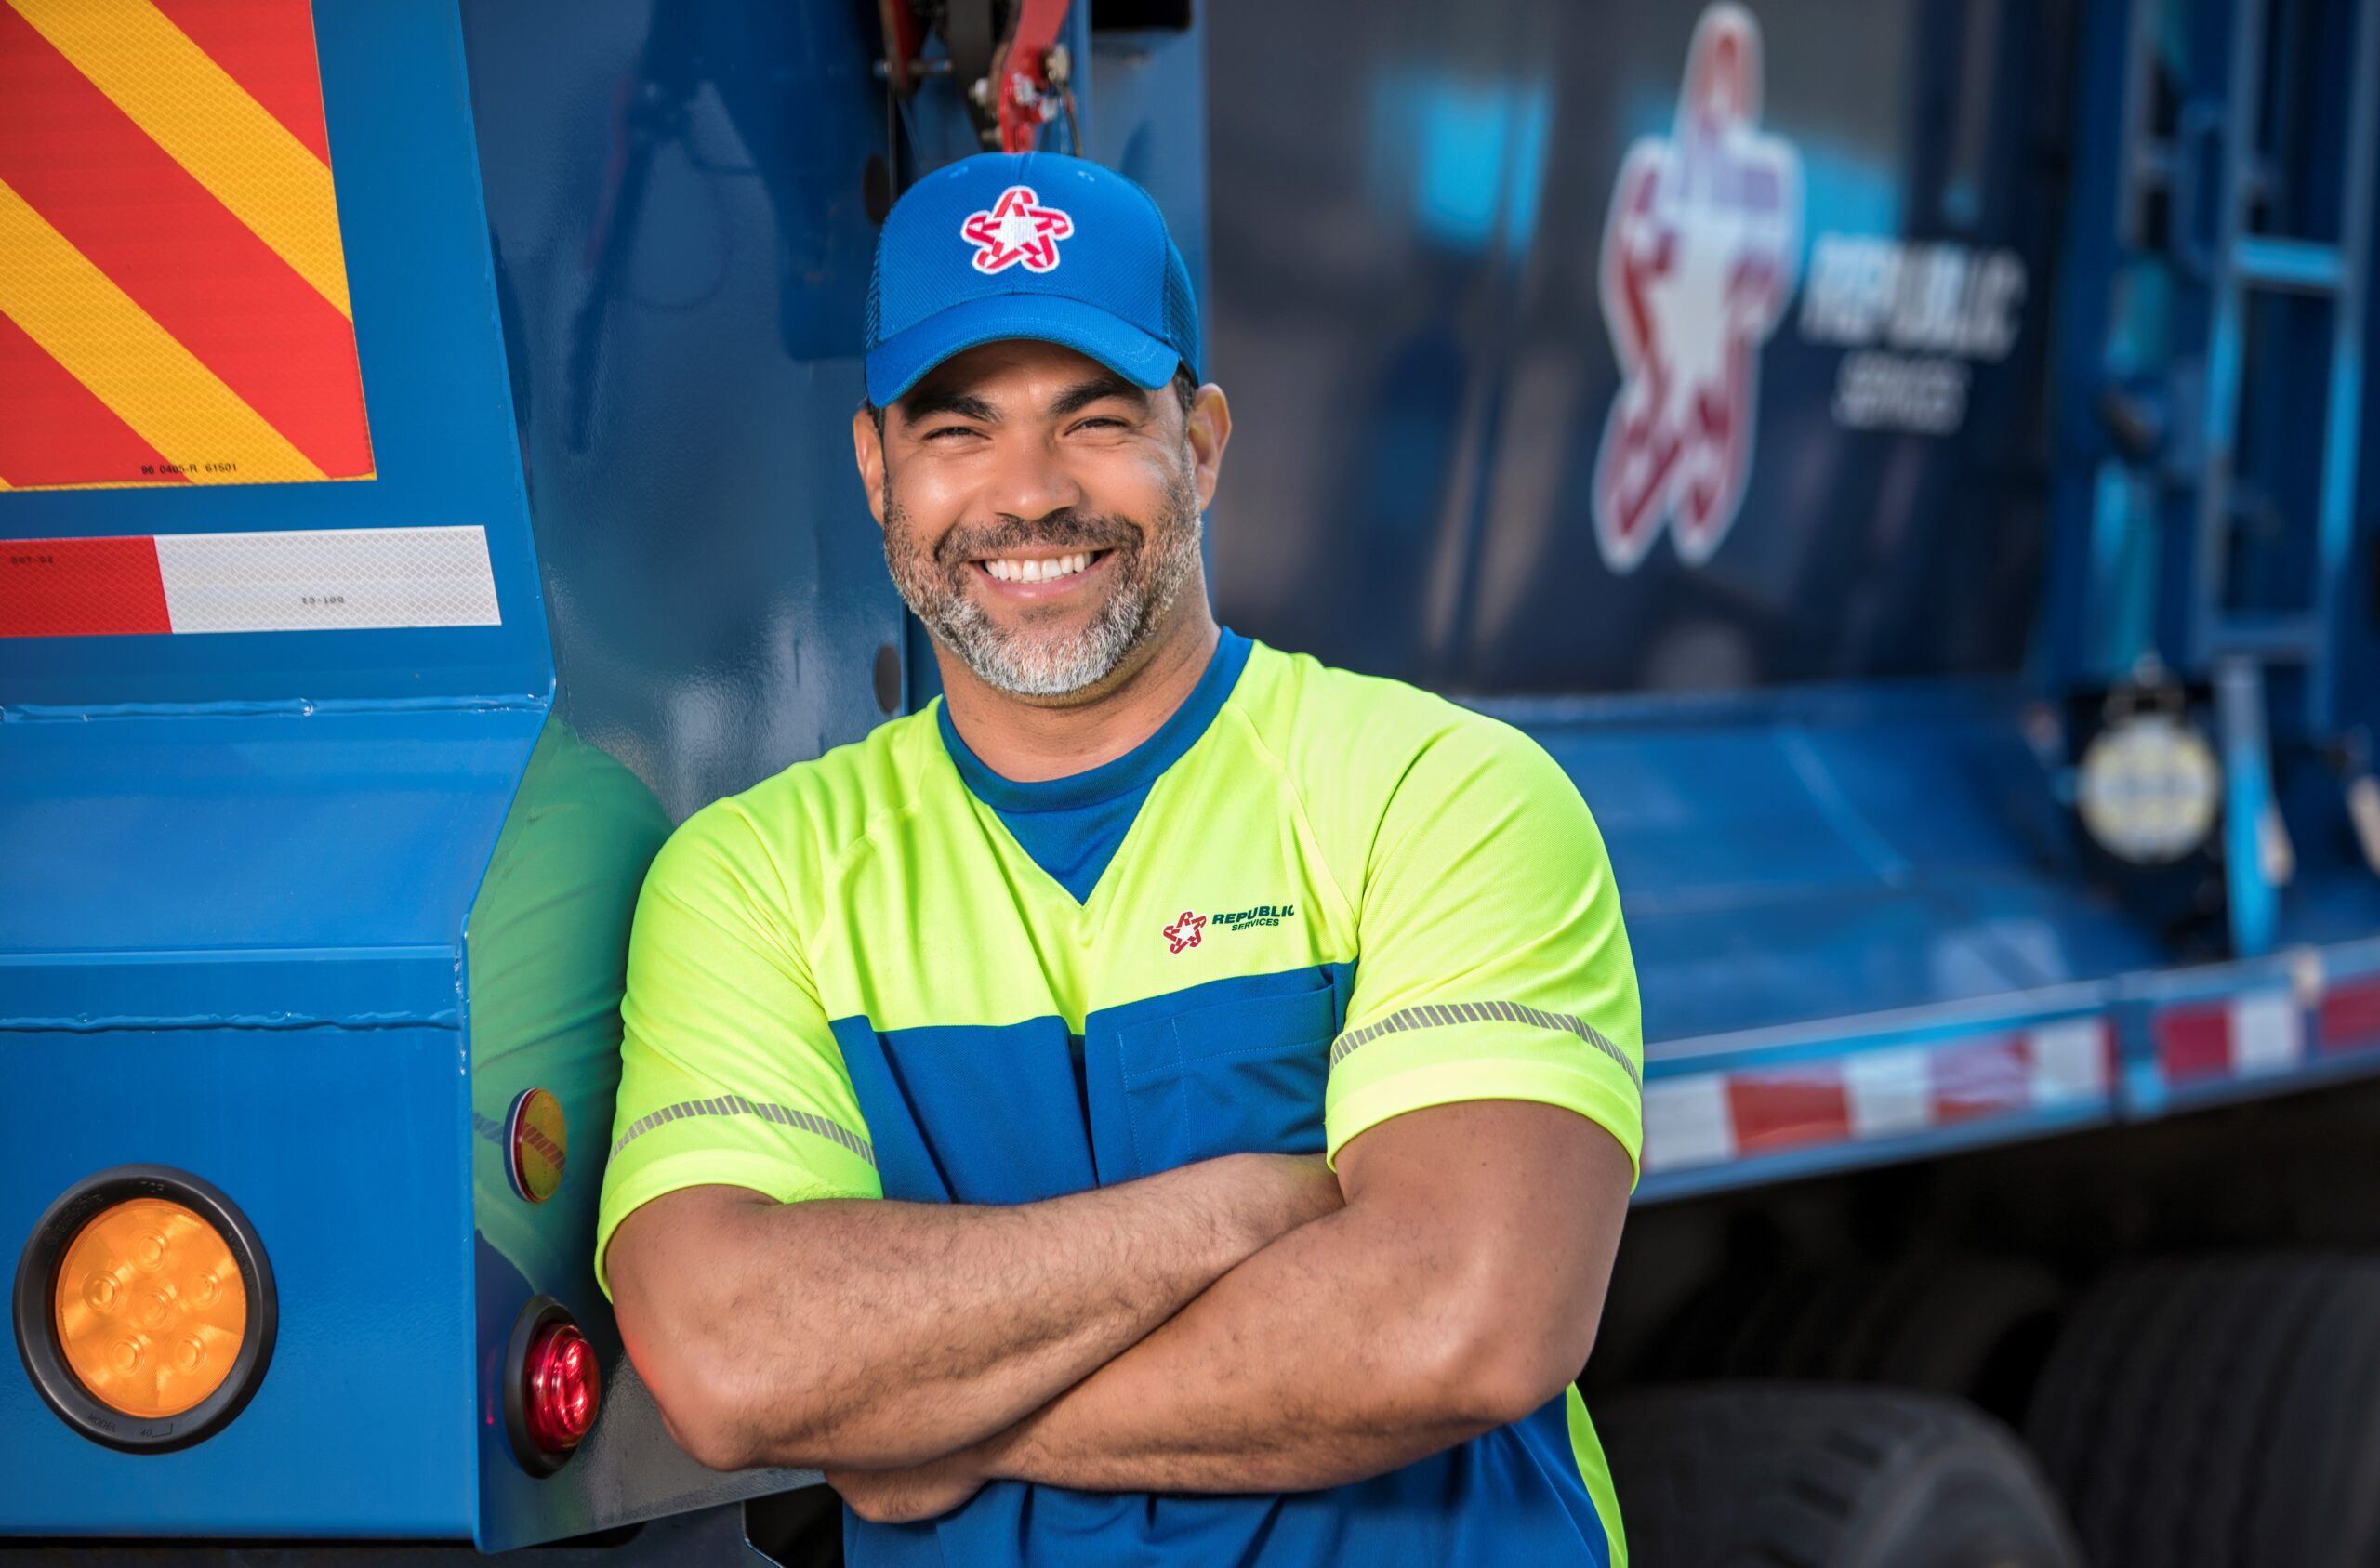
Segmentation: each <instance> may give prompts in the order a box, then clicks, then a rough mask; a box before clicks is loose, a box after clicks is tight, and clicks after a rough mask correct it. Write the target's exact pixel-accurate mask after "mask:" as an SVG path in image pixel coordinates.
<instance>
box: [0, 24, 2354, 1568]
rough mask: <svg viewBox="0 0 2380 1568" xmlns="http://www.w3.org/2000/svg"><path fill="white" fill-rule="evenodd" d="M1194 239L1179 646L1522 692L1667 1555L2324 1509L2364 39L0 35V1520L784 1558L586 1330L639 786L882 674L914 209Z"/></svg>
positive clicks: (459, 28) (740, 31)
mask: <svg viewBox="0 0 2380 1568" xmlns="http://www.w3.org/2000/svg"><path fill="white" fill-rule="evenodd" d="M985 147H1007V148H1010V149H1012V150H1017V149H1025V148H1030V147H1045V148H1052V149H1059V150H1064V151H1071V152H1080V153H1081V154H1082V155H1085V156H1089V157H1091V158H1095V159H1097V160H1099V161H1101V162H1102V163H1104V164H1106V165H1110V166H1112V167H1115V168H1117V169H1119V170H1121V171H1122V172H1124V173H1126V174H1128V175H1130V176H1131V178H1134V179H1135V180H1137V181H1139V182H1140V183H1141V184H1142V185H1144V187H1145V188H1146V189H1148V190H1149V191H1150V192H1151V193H1152V194H1153V195H1154V196H1155V197H1156V199H1157V202H1158V203H1159V204H1160V205H1161V206H1162V208H1163V209H1164V211H1165V213H1166V215H1167V218H1168V221H1169V224H1170V228H1171V230H1172V231H1173V233H1174V235H1175V236H1176V237H1177V239H1178V241H1179V242H1180V244H1181V246H1182V249H1183V252H1184V255H1185V257H1186V259H1187V261H1188V263H1189V265H1190V268H1191V270H1192V271H1193V275H1194V276H1195V277H1196V278H1197V279H1198V282H1199V287H1200V289H1201V293H1202V296H1203V297H1205V298H1206V299H1207V300H1208V302H1209V310H1208V321H1209V332H1210V341H1209V344H1208V355H1207V360H1208V362H1209V364H1210V366H1211V367H1212V369H1211V372H1210V373H1211V375H1212V376H1214V378H1215V379H1217V380H1218V381H1220V382H1222V383H1223V385H1224V386H1225V387H1226V388H1227V389H1228V390H1229V391H1230V393H1231V395H1232V396H1233V398H1234V399H1235V400H1236V409H1237V412H1238V419H1237V424H1238V428H1239V439H1238V441H1237V442H1236V445H1235V460H1234V464H1233V468H1232V473H1231V476H1230V480H1229V482H1228V483H1227V485H1226V486H1225V489H1224V492H1223V495H1222V496H1221V497H1220V498H1219V500H1218V503H1217V505H1216V507H1215V508H1214V511H1213V513H1212V515H1211V516H1210V520H1209V524H1210V526H1209V534H1208V546H1207V548H1208V551H1209V568H1210V581H1211V582H1212V583H1213V585H1214V590H1215V595H1216V600H1217V606H1218V610H1219V612H1220V613H1221V615H1222V618H1223V619H1224V620H1225V621H1226V622H1227V623H1228V624H1230V625H1232V626H1235V627H1236V628H1237V629H1239V630H1242V631H1244V632H1247V633H1250V635H1254V636H1257V637H1261V638H1263V639H1266V640H1268V641H1271V642H1274V643H1276V644H1278V645H1281V646H1286V647H1289V648H1293V649H1297V650H1300V651H1303V652H1313V653H1316V655H1318V656H1320V657H1322V658H1324V659H1325V660H1326V661H1328V662H1331V663H1334V664H1341V665H1348V666H1351V667H1354V668H1357V669H1362V670H1367V671H1370V672H1374V673H1379V674H1384V675H1390V676H1395V677H1398V678H1401V679H1408V680H1411V681H1414V682H1417V683H1420V684H1422V685H1426V686H1429V687H1432V688H1434V689H1436V690H1439V691H1441V692H1447V693H1448V694H1449V695H1452V696H1454V697H1456V698H1458V699H1459V700H1461V701H1463V702H1465V703H1468V704H1472V705H1476V706H1478V707H1481V708H1483V709H1485V710H1487V711H1488V712H1490V713H1493V714H1495V715H1497V716H1498V717H1500V718H1504V719H1506V720H1508V721H1510V722H1512V723H1514V724H1515V725H1517V726H1519V727H1520V728H1521V729H1523V730H1524V731H1527V733H1529V734H1530V735H1531V736H1533V737H1534V738H1535V739H1536V740H1537V741H1538V742H1539V743H1540V744H1541V745H1542V746H1543V747H1544V748H1545V749H1546V751H1547V752H1548V753H1550V754H1551V755H1552V756H1553V757H1554V759H1555V760H1556V761H1557V762H1558V763H1559V764H1560V765H1561V766H1562V767H1563V768H1564V769H1565V770H1566V771H1567V772H1568V773H1569V774H1570V775H1571V777H1572V778H1573V779H1574V780H1575V781H1576V782H1577V784H1578V785H1579V788H1580V792H1581V793H1582V794H1583V795H1584V797H1586V799H1587V800H1588V802H1589V803H1590V805H1591V806H1592V807H1593V810H1594V812H1595V814H1596V816H1597V819H1598V821H1599V823H1600V824H1601V826H1602V830H1603V833H1604V835H1605V837H1606V840H1607V844H1608V846H1609V850H1610V854H1611V859H1612V863H1613V865H1614V867H1615V870H1616V874H1617V876H1618V879H1619V885H1620V889H1621V895H1622V900H1623V903H1624V905H1625V908H1626V914H1627V920H1628V925H1629V929H1630V932H1631V936H1632V941H1633V949H1634V953H1635V957H1636V962H1637V967H1638V971H1639V977H1640V982H1641V987H1642V992H1643V996H1644V1006H1645V1024H1646V1057H1645V1062H1646V1074H1645V1078H1646V1081H1645V1086H1644V1111H1645V1125H1646V1148H1645V1155H1644V1168H1643V1177H1642V1180H1641V1182H1640V1184H1639V1186H1638V1188H1637V1191H1636V1193H1635V1197H1634V1211H1633V1215H1632V1218H1631V1220H1630V1224H1629V1232H1628V1239H1627V1240H1626V1242H1625V1243H1624V1244H1623V1248H1622V1252H1621V1257H1620V1266H1619V1271H1618V1275H1617V1277H1616V1279H1615V1281H1614V1284H1613V1287H1612V1293H1611V1298H1610V1300H1609V1302H1608V1303H1607V1310H1606V1312H1605V1316H1604V1322H1603V1324H1602V1328H1601V1330H1600V1333H1599V1336H1598V1337H1597V1340H1596V1348H1595V1351H1594V1353H1593V1359H1592V1361H1591V1362H1590V1363H1589V1364H1588V1365H1587V1366H1586V1367H1585V1368H1584V1369H1583V1371H1582V1379H1583V1385H1584V1387H1585V1389H1586V1390H1587V1392H1588V1396H1589V1399H1590V1402H1591V1403H1593V1406H1594V1408H1595V1410H1596V1418H1597V1422H1598V1426H1599V1427H1600V1428H1601V1429H1602V1430H1603V1431H1604V1433H1605V1436H1606V1440H1607V1446H1608V1448H1609V1450H1610V1454H1611V1461H1612V1465H1613V1469H1614V1473H1615V1476H1616V1478H1617V1481H1618V1483H1619V1486H1620V1502H1621V1509H1622V1513H1623V1515H1624V1518H1625V1521H1626V1525H1627V1530H1628V1534H1629V1535H1630V1538H1631V1540H1632V1542H1633V1553H1634V1555H1635V1558H1636V1560H1637V1561H1639V1562H1641V1563H1646V1564H1653V1565H1657V1568H1658V1565H1659V1564H1674V1565H1681V1568H1694V1565H1697V1564H1701V1563H1718V1562H1735V1561H1777V1562H1792V1563H1797V1564H1811V1565H1821V1564H1823V1565H1838V1564H1839V1565H1850V1564H1855V1563H1858V1564H1864V1563H1871V1562H1884V1561H1891V1562H1894V1563H1897V1564H1904V1565H1917V1564H1931V1563H1937V1562H1938V1563H1952V1562H1974V1561H1998V1562H2010V1563H2022V1564H2034V1563H2043V1564H2065V1563H2081V1562H2086V1561H2087V1562H2091V1563H2096V1564H2099V1565H2101V1568H2110V1565H2125V1568H2134V1565H2156V1564H2166V1563H2172V1564H2183V1563H2188V1564H2206V1565H2224V1568H2229V1565H2234V1564H2238V1565H2251V1564H2256V1565H2261V1564H2270V1563H2279V1562H2287V1563H2292V1564H2329V1563H2334V1562H2335V1563H2339V1564H2347V1563H2360V1562H2364V1561H2370V1560H2371V1558H2372V1554H2373V1551H2374V1550H2375V1549H2380V1516H2375V1512H2374V1509H2373V1504H2372V1498H2373V1496H2380V1251H2375V1250H2374V1249H2375V1248H2380V1199H2375V1196H2374V1194H2375V1192H2380V1179H2375V1178H2380V1089H2375V1087H2374V1085H2375V1082H2380V779H2375V773H2374V769H2375V758H2374V755H2373V728H2374V724H2375V720H2380V547H2375V540H2380V481H2375V478H2374V477H2373V475H2372V474H2370V473H2367V472H2365V471H2364V470H2363V468H2361V466H2360V464H2359V457H2360V454H2361V453H2362V452H2363V451H2364V450H2366V449H2368V448H2371V447H2373V446H2374V445H2375V444H2380V400H2374V399H2373V398H2371V397H2369V396H2367V393H2366V389H2365V386H2364V376H2363V370H2364V366H2365V365H2366V364H2367V363H2369V362H2371V361H2372V359H2373V356H2374V354H2375V352H2380V327H2375V324H2374V322H2373V316H2372V314H2371V312H2370V310H2369V309H2368V302H2369V296H2370V291H2371V287H2372V284H2373V281H2374V273H2373V250H2372V217H2373V201H2374V194H2375V187H2380V168H2375V151H2376V150H2380V4H2375V3H2374V0H2095V3H2093V4H2089V5H2084V4H2079V3H2077V0H1950V3H1946V4H1938V5H1937V4H1932V3H1927V0H1887V3H1885V4H1881V5H1876V4H1850V3H1847V0H1742V3H1739V0H1713V3H1708V4H1704V3H1700V0H1687V3H1683V4H1662V5H1644V6H1632V7H1579V6H1575V5H1571V4H1568V3H1567V0H1475V3H1473V4H1468V5H1465V6H1461V7H1450V6H1443V5H1434V4H1430V3H1428V0H1373V3H1370V4H1365V5H1355V4H1351V3H1346V0H1336V3H1330V4H1318V5H1309V6H1302V7H1263V6H1250V5H1247V4H1244V3H1241V0H1212V3H1211V4H1210V5H1197V4H1195V3H1194V0H1074V3H1069V0H879V4H878V5H876V6H873V7H870V6H866V5H864V4H860V3H858V0H803V3H801V4H799V5H770V4H761V3H759V0H670V3H668V4H655V3H653V0H591V3H588V0H581V3H580V4H576V5H573V6H568V7H564V6H559V5H550V4H544V3H535V0H513V3H510V4H504V5H498V4H494V3H492V0H407V3H405V4H403V5H398V4H390V3H385V0H312V3H311V4H310V3H309V0H0V843H4V844H5V850H0V1105H5V1107H6V1109H7V1112H8V1113H9V1116H10V1120H11V1127H10V1134H9V1136H8V1137H7V1139H6V1140H0V1243H5V1245H0V1253H5V1254H6V1255H7V1257H10V1258H14V1268H13V1273H12V1274H11V1275H10V1276H9V1283H10V1289H11V1298H10V1306H11V1313H10V1332H11V1336H12V1338H13V1342H14V1345H15V1350H16V1356H15V1358H14V1359H15V1362H16V1365H15V1366H14V1367H13V1368H7V1367H4V1366H0V1477H5V1478H6V1479H5V1480H4V1481H0V1534H6V1535H11V1536H20V1537H26V1538H28V1539H29V1540H30V1542H31V1544H33V1546H34V1547H35V1548H36V1550H37V1552H39V1553H40V1554H42V1555H44V1556H45V1557H46V1558H48V1559H55V1560H56V1561H60V1562H74V1563H83V1562H88V1563H106V1562H112V1561H122V1562H127V1563H128V1562H134V1561H140V1562H165V1561H174V1562H182V1561H189V1562H199V1561H243V1562H249V1563H266V1562H284V1561H285V1562H298V1561H312V1560H314V1559H315V1558H316V1557H324V1558H326V1559H327V1560H329V1561H356V1562H363V1561H381V1560H383V1559H386V1560H389V1561H414V1560H416V1559H417V1558H452V1557H456V1556H458V1555H464V1554H469V1553H472V1552H478V1553H496V1552H503V1551H508V1550H511V1549H514V1548H527V1547H538V1548H542V1549H541V1550H540V1553H539V1561H549V1562H553V1563H562V1562H563V1561H577V1560H579V1559H581V1558H584V1559H585V1560H586V1561H598V1560H600V1561H618V1562H631V1561H668V1562H673V1563H675V1562H683V1561H747V1560H748V1559H749V1558H750V1557H751V1556H752V1555H754V1554H758V1555H760V1556H765V1557H768V1558H770V1559H772V1560H774V1561H782V1562H787V1563H813V1562H826V1561H834V1560H835V1556H834V1554H835V1551H836V1549H837V1548H836V1545H835V1542H836V1538H837V1532H836V1523H835V1521H836V1517H837V1511H838V1510H837V1506H836V1502H835V1499H834V1497H833V1496H832V1494H831V1492H829V1491H828V1490H827V1489H826V1488H825V1487H824V1486H823V1485H822V1484H820V1481H819V1478H818V1477H817V1476H815V1475H811V1474H804V1473H798V1472H790V1471H781V1470H768V1471H754V1472H742V1473H733V1474H723V1473H717V1472H714V1471H711V1470H709V1469H705V1468H704V1467H703V1466H701V1465H699V1464H697V1463H695V1462H694V1460H693V1459H691V1458H690V1457H688V1456H686V1455H684V1454H683V1453H682V1452H681V1451H680V1450H679V1449H678V1447H677V1445H676V1444H675V1443H673V1442H672V1441H671V1440H670V1438H669V1437H668V1433H667V1432H666V1431H665V1430H664V1429H663V1426H662V1423H661V1420H660V1416H659V1413H658V1411H657V1409H656V1408H655V1404H654V1402H653V1400H652V1398H651V1396H650V1394H649V1393H648V1392H646V1390H644V1389H643V1387H642V1385H641V1382H640V1381H639V1379H638V1377H637V1375H636V1369H635V1368H634V1366H633V1365H632V1364H629V1363H628V1360H627V1359H626V1358H625V1356H624V1354H623V1352H622V1351H621V1347H620V1343H619V1338H618V1335H617V1332H616V1329H615V1326H614V1324H613V1323H612V1319H611V1317H610V1313H609V1311H608V1308H607V1306H606V1304H605V1302H604V1299H603V1298H602V1294H601V1293H600V1291H599V1290H598V1289H597V1286H596V1284H595V1280H594V1276H593V1272H592V1263H593V1259H592V1257H591V1246H592V1236H593V1225H594V1205H595V1199H596V1192H597V1188H598V1184H599V1181H600V1178H601V1175H602V1166H603V1161H604V1155H605V1152H606V1148H607V1146H608V1144H609V1143H610V1141H611V1140H612V1139H613V1137H614V1136H615V1129H614V1127H613V1114H612V1111H613V1104H612V1101H613V1095H614V1090H615V1083H616V1078H617V1072H618V1060H617V1049H618V1041H619V1021H618V1012H617V1007H618V1000H619V993H620V987H621V978H622V968H623V961H624V955H625V949H626V943H627V932H628V919H629V916H630V913H631V912H632V909H633V906H634V903H635V899H636V895H637V891H638V889H639V886H640V884H641V877H642V875H643V872H644V870H645V867H646V865H647V863H649V861H650V860H651V858H652V856H653V854H654V853H655V850H657V849H658V847H659V845H660V843H661V842H662V840H663V839H664V838H665V837H667V836H668V832H669V830H670V828H671V826H672V824H674V823H676V822H678V821H681V820H682V819H683V818H685V817H686V816H687V815H689V814H690V813H691V812H693V811H694V810H696V809H697V808H699V807H700V806H702V805H704V804H706V803H707V802H708V801H710V800H712V799H715V798H718V797H721V796H723V795H727V794H730V793H733V792H734V791H737V790H740V789H742V788H745V787H747V786H748V785H749V784H753V783H756V782H758V781H759V780H760V779H762V778H765V777H768V776H770V775H771V774H773V773H774V772H776V771H779V770H782V769H783V768H785V767H787V766H789V765H791V764H793V763H795V762H798V761H800V760H803V759H805V758H812V757H814V756H817V755H819V754H820V753H822V752H823V751H825V750H826V749H828V748H829V747H832V746H834V745H837V744H842V743H844V742H848V741H851V740H854V739H856V738H858V737H860V736H861V735H863V734H865V733H866V731H868V730H870V729H871V728H872V727H874V726H875V725H876V724H878V723H879V722H881V721H882V720H883V719H885V718H887V717H890V716H893V715H895V714H899V713H902V712H905V711H910V710H913V709H915V708H917V707H919V706H920V705H924V704H926V703H928V702H931V701H932V698H933V696H934V694H935V692H934V678H933V673H932V659H931V657H930V655H929V653H928V651H927V645H926V643H925V642H924V640H923V634H922V632H921V631H920V629H919V627H918V626H917V625H916V624H915V623H914V622H913V621H912V620H910V619H908V618H907V617H906V615H905V613H904V612H903V609H902V606H901V604H900V602H899V600H898V599H897V598H896V596H895V595H894V593H893V588H892V586H891V584H890V582H889V580H888V578H887V576H886V574H885V573H884V570H883V567H882V563H881V559H880V551H879V541H878V538H877V534H876V532H875V530H874V528H873V526H872V524H871V523H870V521H869V519H868V515H867V510H866V497H865V496H864V495H863V494H861V492H860V489H859V485H858V481H857V479H856V477H855V476H854V474H853V469H852V465H851V463H850V461H849V458H848V453H847V448H846V446H845V431H846V428H847V426H848V423H849V418H850V415H851V411H852V408H853V405H854V404H855V403H856V402H858V400H859V398H860V391H861V382H860V376H859V364H858V358H859V353H860V344H861V333H862V323H863V319H864V312H865V310H866V291H867V276H868V270H869V265H870V257H871V254H872V247H873V244H874V238H875V233H876V228H877V225H878V224H879V222H880V220H881V219H882V217H883V216H884V214H885V212H886V211H887V210H888V209H889V207H890V204H891V203H892V202H893V200H894V199H895V198H896V197H897V195H898V193H899V192H900V191H902V190H903V189H905V188H906V186H907V185H908V184H909V183H910V182H912V181H914V180H915V179H917V178H919V177H920V176H921V175H923V174H925V173H927V172H930V171H931V170H932V169H934V168H936V167H938V166H940V165H944V164H945V163H948V162H950V161H953V160H955V159H957V158H959V157H962V156H965V155H966V154H968V153H970V152H975V151H978V150H981V149H983V148H985Z"/></svg>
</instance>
